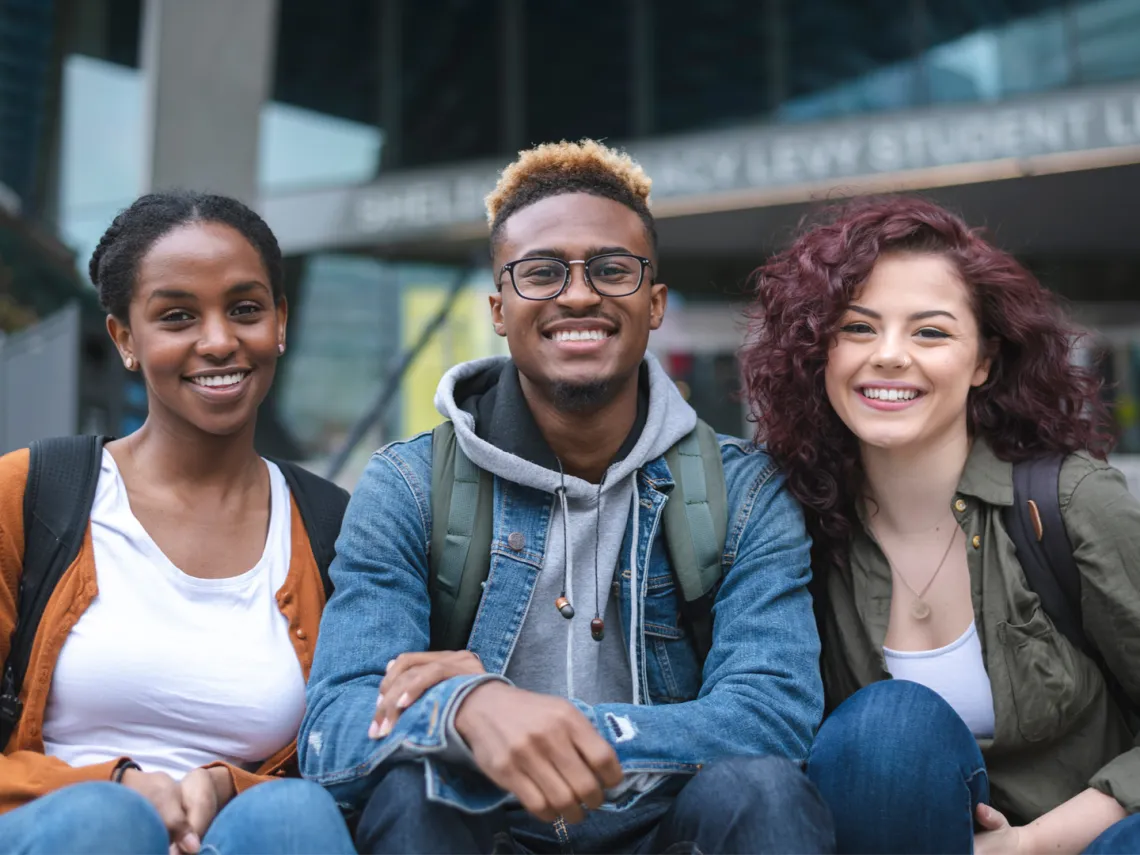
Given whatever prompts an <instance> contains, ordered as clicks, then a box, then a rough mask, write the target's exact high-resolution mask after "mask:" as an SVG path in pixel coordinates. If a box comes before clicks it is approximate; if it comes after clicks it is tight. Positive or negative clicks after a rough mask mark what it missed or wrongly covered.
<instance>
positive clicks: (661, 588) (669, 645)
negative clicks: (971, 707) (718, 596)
mask: <svg viewBox="0 0 1140 855" xmlns="http://www.w3.org/2000/svg"><path fill="white" fill-rule="evenodd" d="M646 587H647V592H646V597H645V623H644V625H643V629H644V631H645V651H646V653H645V664H646V669H647V675H646V676H647V678H648V685H649V695H650V698H651V699H652V700H653V702H654V703H658V704H676V703H681V702H684V701H691V700H692V699H693V698H695V697H696V696H697V693H698V691H699V690H700V685H701V669H700V664H699V663H698V662H697V656H696V652H695V650H694V649H693V644H692V640H691V639H690V637H689V632H688V630H687V629H686V628H685V626H684V625H683V623H682V621H681V610H680V601H679V599H678V597H679V592H678V590H677V585H676V581H675V580H674V579H673V576H672V574H671V573H669V574H665V575H659V576H650V577H649V580H648V584H647V586H646Z"/></svg>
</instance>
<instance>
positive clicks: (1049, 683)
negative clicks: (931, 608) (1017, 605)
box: [998, 608, 1096, 742]
mask: <svg viewBox="0 0 1140 855" xmlns="http://www.w3.org/2000/svg"><path fill="white" fill-rule="evenodd" d="M998 634H999V635H998V637H999V638H1000V639H1001V641H1002V648H1003V650H1004V654H1005V664H1006V668H1007V669H1008V671H1009V680H1010V688H1011V689H1012V694H1013V706H1014V712H1015V713H1016V717H1017V726H1018V729H1019V730H1020V731H1021V735H1022V737H1023V738H1024V739H1025V740H1026V741H1027V742H1040V741H1042V740H1045V739H1050V738H1053V737H1056V736H1058V735H1059V734H1061V733H1064V732H1065V731H1066V730H1067V729H1068V728H1069V727H1070V726H1071V725H1072V723H1073V722H1074V721H1076V720H1077V719H1078V718H1079V717H1080V715H1081V714H1082V713H1083V712H1084V711H1085V710H1086V709H1087V708H1088V706H1089V704H1090V703H1092V701H1093V700H1094V699H1095V697H1096V691H1095V690H1094V686H1093V685H1092V683H1091V681H1090V679H1089V675H1088V673H1087V671H1086V669H1085V664H1086V663H1085V662H1084V661H1082V659H1083V657H1081V656H1080V655H1079V654H1078V653H1077V652H1076V651H1075V650H1073V648H1072V646H1071V645H1070V644H1069V643H1068V642H1067V641H1066V640H1065V639H1063V638H1062V637H1061V634H1060V633H1059V632H1058V631H1057V630H1056V629H1055V628H1054V627H1053V625H1052V623H1050V622H1049V620H1048V619H1047V618H1046V617H1045V615H1044V614H1043V613H1042V612H1041V609H1040V608H1037V609H1035V610H1034V612H1033V614H1032V615H1031V616H1030V618H1029V621H1028V622H1027V623H1024V624H1012V623H1008V622H1006V621H1002V622H1001V623H999V624H998Z"/></svg>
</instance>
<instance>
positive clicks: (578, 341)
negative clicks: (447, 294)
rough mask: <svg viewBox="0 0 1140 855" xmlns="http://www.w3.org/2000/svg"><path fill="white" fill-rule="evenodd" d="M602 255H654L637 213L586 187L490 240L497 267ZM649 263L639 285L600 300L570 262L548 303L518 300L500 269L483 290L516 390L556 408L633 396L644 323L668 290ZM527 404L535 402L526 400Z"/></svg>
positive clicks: (550, 200)
mask: <svg viewBox="0 0 1140 855" xmlns="http://www.w3.org/2000/svg"><path fill="white" fill-rule="evenodd" d="M606 253H629V254H632V255H635V256H639V257H645V258H650V259H653V258H654V257H655V253H654V250H653V247H652V245H651V242H650V238H649V235H648V234H647V233H646V229H645V225H644V223H643V222H642V220H641V218H640V216H639V215H638V214H637V213H636V212H634V211H633V210H632V209H631V208H628V207H626V206H625V205H623V204H621V203H619V202H615V201H613V200H612V199H606V198H602V197H600V196H594V195H591V194H589V193H581V192H575V193H563V194H560V195H556V196H549V197H547V198H545V199H541V200H539V201H537V202H534V203H533V204H531V205H528V206H527V207H525V208H522V209H520V210H519V211H517V212H516V213H514V214H512V215H511V216H510V217H509V219H507V220H506V221H505V222H504V226H503V230H502V235H501V238H500V239H499V240H498V241H497V242H496V243H495V245H494V258H493V264H494V267H495V269H496V270H501V269H502V266H503V265H504V264H506V263H507V262H510V261H515V260H517V259H521V258H525V257H528V256H530V257H535V256H545V257H552V258H561V259H564V260H566V261H576V260H585V259H588V258H591V257H593V256H595V255H602V254H606ZM653 271H654V268H653V267H647V268H646V269H645V274H644V277H643V279H642V283H641V287H640V288H638V289H637V291H635V292H634V293H632V294H629V295H627V296H624V297H606V296H602V295H601V294H599V293H598V292H597V291H595V290H593V289H592V288H591V287H590V285H589V284H588V283H587V282H586V279H585V276H584V273H583V265H581V264H574V265H571V274H570V282H569V284H568V285H567V286H566V288H565V289H564V290H563V291H562V293H561V294H559V295H558V296H557V297H555V298H554V299H551V300H525V299H523V298H522V297H520V296H519V295H518V294H517V293H516V292H515V290H514V288H513V286H512V285H511V281H510V275H509V274H508V273H504V274H503V279H502V281H501V282H500V283H499V285H500V289H499V291H498V293H496V294H493V295H491V320H492V322H493V323H494V325H495V331H496V332H497V333H498V334H499V335H501V336H505V337H506V339H507V346H508V347H509V349H510V352H511V358H512V359H513V360H514V363H515V365H516V366H517V367H518V371H519V376H520V381H521V383H522V386H523V391H524V392H525V393H526V394H527V396H528V400H531V401H533V398H534V396H537V397H540V398H541V399H543V400H545V401H548V402H549V403H550V404H551V405H552V406H555V407H557V408H559V409H581V408H593V407H595V406H601V405H604V404H606V403H608V402H609V401H612V400H614V398H615V397H616V396H618V395H620V394H622V393H623V392H625V393H629V394H634V395H636V391H637V375H638V369H639V367H640V365H641V362H642V360H643V359H644V358H645V350H646V347H647V346H648V343H649V332H650V330H654V329H657V328H658V327H659V326H660V325H661V319H662V318H663V317H664V315H665V303H666V292H667V289H666V287H665V285H664V284H662V283H660V282H656V281H654V280H653ZM532 406H533V403H532Z"/></svg>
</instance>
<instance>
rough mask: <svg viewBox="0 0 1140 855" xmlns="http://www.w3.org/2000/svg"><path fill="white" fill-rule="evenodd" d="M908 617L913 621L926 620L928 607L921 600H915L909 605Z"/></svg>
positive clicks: (928, 615) (924, 601)
mask: <svg viewBox="0 0 1140 855" xmlns="http://www.w3.org/2000/svg"><path fill="white" fill-rule="evenodd" d="M910 616H911V617H912V618H914V619H915V620H919V621H922V620H926V619H927V618H928V617H930V605H929V604H928V603H927V602H926V600H923V599H921V598H920V599H917V600H915V601H914V602H913V603H911V604H910Z"/></svg>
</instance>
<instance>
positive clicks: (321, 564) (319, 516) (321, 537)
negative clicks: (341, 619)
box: [273, 460, 348, 602]
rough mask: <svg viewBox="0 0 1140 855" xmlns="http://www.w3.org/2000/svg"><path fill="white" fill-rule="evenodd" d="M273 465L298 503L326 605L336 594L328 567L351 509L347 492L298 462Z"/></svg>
mask: <svg viewBox="0 0 1140 855" xmlns="http://www.w3.org/2000/svg"><path fill="white" fill-rule="evenodd" d="M273 462H274V463H276V464H277V468H278V469H280V470H281V474H282V475H284V476H285V481H286V483H287V484H288V485H289V492H290V493H292V494H293V500H294V501H295V502H296V503H297V510H298V511H299V512H300V514H301V522H303V523H304V525H305V532H306V533H307V534H308V535H309V546H310V547H312V550H313V557H314V558H315V559H316V560H317V567H318V568H319V569H320V571H321V583H322V584H323V585H324V587H325V601H326V602H327V601H328V598H329V597H331V596H332V592H333V585H332V580H331V579H330V578H329V566H330V565H331V564H332V562H333V558H335V557H336V539H337V535H339V534H340V524H341V522H342V521H343V520H344V510H345V508H347V507H348V491H347V490H345V489H344V488H342V487H338V486H337V485H336V484H334V483H333V482H332V481H328V480H326V479H324V478H322V477H321V476H320V475H314V474H313V473H312V472H310V471H309V470H308V469H305V468H303V467H301V466H298V465H297V464H295V463H286V462H285V461H283V460H274V461H273Z"/></svg>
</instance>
